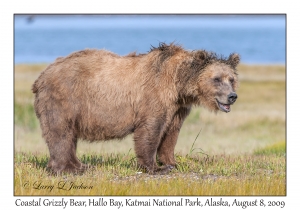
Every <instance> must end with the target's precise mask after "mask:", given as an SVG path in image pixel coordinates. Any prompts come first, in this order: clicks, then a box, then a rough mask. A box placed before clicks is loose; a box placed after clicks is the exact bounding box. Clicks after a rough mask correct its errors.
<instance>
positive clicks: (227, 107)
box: [216, 99, 230, 113]
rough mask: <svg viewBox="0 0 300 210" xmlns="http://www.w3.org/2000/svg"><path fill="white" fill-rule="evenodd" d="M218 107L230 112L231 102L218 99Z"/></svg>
mask: <svg viewBox="0 0 300 210" xmlns="http://www.w3.org/2000/svg"><path fill="white" fill-rule="evenodd" d="M216 101H217V104H218V107H219V109H220V110H221V111H223V112H226V113H227V112H230V104H223V103H221V102H220V101H218V99H216Z"/></svg>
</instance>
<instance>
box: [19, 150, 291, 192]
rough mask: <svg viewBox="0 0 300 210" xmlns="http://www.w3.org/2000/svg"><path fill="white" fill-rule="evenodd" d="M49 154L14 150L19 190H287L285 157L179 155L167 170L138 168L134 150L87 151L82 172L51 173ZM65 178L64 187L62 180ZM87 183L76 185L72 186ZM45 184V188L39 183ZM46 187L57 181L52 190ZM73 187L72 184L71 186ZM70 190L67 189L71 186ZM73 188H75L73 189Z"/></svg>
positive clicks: (83, 158)
mask: <svg viewBox="0 0 300 210" xmlns="http://www.w3.org/2000/svg"><path fill="white" fill-rule="evenodd" d="M48 158H49V157H48V156H46V155H34V154H27V153H17V154H16V155H15V168H16V169H15V183H14V184H15V193H16V195H285V193H286V191H285V188H286V186H285V184H286V183H285V159H284V158H282V157H279V156H276V155H269V156H261V155H257V156H253V155H250V156H248V155H247V156H226V155H217V156H212V157H203V156H195V155H193V156H189V155H176V159H177V164H178V165H177V168H176V169H175V170H174V171H172V172H171V173H170V174H168V175H148V174H145V173H139V171H138V168H137V166H136V161H135V156H134V155H133V154H118V155H112V154H106V155H102V156H99V155H84V156H81V157H80V159H81V161H82V162H85V163H87V164H90V165H92V166H94V168H92V169H89V170H88V171H87V172H85V173H84V174H83V175H81V176H78V175H77V176H74V175H67V174H66V175H63V176H51V175H49V174H48V172H47V170H46V164H47V160H48ZM61 183H66V184H65V186H64V187H65V188H66V189H63V188H62V187H61V186H60V185H61ZM72 183H74V185H76V186H81V184H82V187H86V189H75V188H72V187H71V185H72ZM41 186H44V189H43V188H41V189H39V187H41ZM46 186H53V189H52V190H51V191H49V188H46ZM70 188H71V189H70ZM67 189H68V190H67ZM69 189H70V190H69Z"/></svg>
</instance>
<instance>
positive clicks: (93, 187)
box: [14, 64, 286, 195]
mask: <svg viewBox="0 0 300 210" xmlns="http://www.w3.org/2000/svg"><path fill="white" fill-rule="evenodd" d="M45 66H46V65H44V64H41V65H16V66H15V98H14V101H15V104H14V106H15V107H14V108H15V116H14V117H15V119H14V120H15V135H14V146H15V148H14V150H15V161H14V163H15V169H14V172H15V177H14V189H15V191H14V193H15V195H285V194H286V153H285V152H286V150H285V141H286V139H285V137H286V135H285V132H286V126H285V125H286V121H285V120H286V112H285V109H286V107H285V100H286V97H285V94H286V93H285V87H286V82H285V68H284V66H271V65H270V66H254V65H240V66H239V67H238V69H239V77H240V88H239V90H238V91H237V93H238V96H239V98H238V100H237V102H236V103H235V104H234V105H233V106H232V111H231V112H230V113H228V114H226V113H218V114H214V113H211V112H209V111H206V110H205V109H203V108H194V109H193V111H192V113H191V114H190V116H189V117H188V119H187V120H186V121H185V123H184V125H183V128H182V130H181V132H180V135H179V139H178V143H177V146H176V160H177V163H178V166H177V168H176V169H174V170H173V171H172V172H171V173H170V174H168V175H164V176H160V175H148V174H145V173H141V172H140V171H139V170H138V169H137V167H136V159H135V155H134V151H133V141H132V136H129V137H127V138H125V139H124V140H122V141H109V142H99V143H86V142H84V141H80V142H79V145H78V151H77V155H78V156H79V158H80V159H81V160H82V161H83V162H85V163H88V164H90V165H92V166H93V167H92V168H91V169H89V170H88V171H87V172H86V173H84V174H83V175H77V176H74V175H61V176H52V175H50V174H49V173H48V172H47V170H46V164H47V161H48V158H49V153H48V151H47V147H46V144H45V142H44V140H43V139H42V137H41V130H40V128H39V124H38V120H37V118H36V117H35V114H34V110H33V94H32V93H31V91H30V88H31V85H32V83H33V82H34V80H35V79H36V78H37V77H38V75H39V74H40V72H41V71H42V70H43V69H44V68H45ZM198 134H199V136H198V137H197V135H198ZM196 137H197V138H196Z"/></svg>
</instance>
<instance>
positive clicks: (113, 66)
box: [32, 43, 239, 173]
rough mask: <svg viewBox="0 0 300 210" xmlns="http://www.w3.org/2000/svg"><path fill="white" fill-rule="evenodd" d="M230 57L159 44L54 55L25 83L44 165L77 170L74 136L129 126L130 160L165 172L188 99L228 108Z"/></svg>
mask: <svg viewBox="0 0 300 210" xmlns="http://www.w3.org/2000/svg"><path fill="white" fill-rule="evenodd" d="M238 63H239V56H238V55H237V54H231V55H230V56H229V57H228V58H227V59H226V58H219V57H217V56H216V54H214V53H210V52H206V51H203V50H198V51H187V50H184V49H183V48H182V47H180V46H177V45H174V44H170V45H167V44H164V43H162V44H160V45H159V47H157V48H155V47H152V49H151V50H150V52H149V53H147V54H140V55H137V54H136V53H131V54H129V55H127V56H119V55H116V54H114V53H112V52H108V51H105V50H83V51H79V52H75V53H72V54H71V55H69V56H67V57H64V58H58V59H56V61H55V62H54V63H52V64H51V65H49V66H48V67H47V68H46V69H45V70H44V71H43V72H42V73H41V75H40V76H39V78H38V79H37V80H36V81H35V83H34V84H33V86H32V91H33V93H35V103H34V108H35V112H36V115H37V117H38V118H39V120H40V126H41V129H42V135H43V137H44V139H45V140H46V142H47V145H48V148H49V151H50V160H49V163H48V167H49V168H51V169H52V170H53V172H55V173H61V172H82V171H84V170H85V169H86V167H87V166H86V165H84V164H82V163H81V162H80V161H79V159H78V158H77V157H76V145H77V139H78V138H81V139H84V140H88V141H91V142H92V141H99V140H109V139H116V138H117V139H122V138H124V137H125V136H126V135H128V134H130V133H133V134H134V144H135V152H136V156H137V160H138V164H139V165H140V166H142V167H143V168H145V169H146V170H147V171H148V172H149V173H156V172H158V173H167V172H168V171H170V170H171V169H172V168H173V167H174V166H175V158H174V148H175V145H176V141H177V137H178V133H179V131H180V128H181V126H182V123H183V121H184V119H185V118H186V117H187V115H188V114H189V113H190V110H191V107H192V106H193V105H200V106H204V107H206V108H208V109H209V110H212V111H217V110H221V111H225V112H229V111H230V105H231V104H232V103H234V101H235V100H236V98H237V95H236V94H235V89H236V87H237V73H236V66H237V64H238ZM156 155H157V156H158V160H159V161H160V162H161V163H162V166H161V167H158V166H157V163H156Z"/></svg>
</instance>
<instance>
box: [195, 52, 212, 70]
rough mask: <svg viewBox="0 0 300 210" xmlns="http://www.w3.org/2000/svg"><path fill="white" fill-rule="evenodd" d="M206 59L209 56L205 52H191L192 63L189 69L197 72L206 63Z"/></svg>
mask: <svg viewBox="0 0 300 210" xmlns="http://www.w3.org/2000/svg"><path fill="white" fill-rule="evenodd" d="M208 57H209V54H208V52H206V51H205V50H198V51H195V52H193V61H192V65H191V67H192V68H194V69H198V70H199V69H201V68H202V67H203V66H204V65H205V64H206V63H207V59H208Z"/></svg>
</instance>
